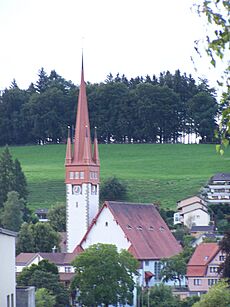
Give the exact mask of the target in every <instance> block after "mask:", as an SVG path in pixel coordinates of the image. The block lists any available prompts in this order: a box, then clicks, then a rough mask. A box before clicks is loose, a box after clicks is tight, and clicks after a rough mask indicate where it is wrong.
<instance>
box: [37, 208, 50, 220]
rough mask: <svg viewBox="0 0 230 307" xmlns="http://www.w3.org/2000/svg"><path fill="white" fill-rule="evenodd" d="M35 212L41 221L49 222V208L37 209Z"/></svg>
mask: <svg viewBox="0 0 230 307" xmlns="http://www.w3.org/2000/svg"><path fill="white" fill-rule="evenodd" d="M34 214H35V215H36V216H37V218H38V220H39V222H48V217H47V215H48V209H46V208H44V209H37V210H35V212H34Z"/></svg>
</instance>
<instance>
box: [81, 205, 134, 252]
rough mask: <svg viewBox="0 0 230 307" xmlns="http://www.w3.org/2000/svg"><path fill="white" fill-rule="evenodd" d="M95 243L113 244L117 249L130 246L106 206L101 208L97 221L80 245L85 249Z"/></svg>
mask: <svg viewBox="0 0 230 307" xmlns="http://www.w3.org/2000/svg"><path fill="white" fill-rule="evenodd" d="M96 243H104V244H114V245H116V246H117V248H118V250H121V249H126V250H127V249H128V248H129V247H130V242H128V240H127V238H125V234H124V232H123V230H122V229H121V227H120V226H119V225H118V224H117V222H116V221H115V220H114V217H113V215H112V213H111V212H110V210H109V209H108V208H107V207H104V208H103V210H102V212H101V214H100V216H99V217H98V219H97V222H96V223H95V224H94V225H93V227H92V228H91V230H90V232H89V233H88V235H87V239H86V241H84V242H83V243H82V247H83V249H86V248H87V247H89V246H91V245H93V244H96Z"/></svg>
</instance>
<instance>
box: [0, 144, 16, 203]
mask: <svg viewBox="0 0 230 307" xmlns="http://www.w3.org/2000/svg"><path fill="white" fill-rule="evenodd" d="M13 177H14V162H13V159H12V156H11V154H10V151H9V148H8V146H6V147H5V150H4V151H3V152H2V155H1V157H0V208H1V207H3V203H4V202H5V201H6V199H7V193H8V192H10V191H13V190H14V180H13Z"/></svg>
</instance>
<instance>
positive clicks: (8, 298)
mask: <svg viewBox="0 0 230 307" xmlns="http://www.w3.org/2000/svg"><path fill="white" fill-rule="evenodd" d="M7 307H10V296H9V295H7Z"/></svg>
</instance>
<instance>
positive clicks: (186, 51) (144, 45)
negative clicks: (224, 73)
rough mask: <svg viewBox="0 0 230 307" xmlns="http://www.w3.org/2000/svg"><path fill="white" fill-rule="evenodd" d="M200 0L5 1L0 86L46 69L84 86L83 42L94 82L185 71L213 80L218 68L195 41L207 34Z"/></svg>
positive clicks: (0, 15) (31, 78)
mask: <svg viewBox="0 0 230 307" xmlns="http://www.w3.org/2000/svg"><path fill="white" fill-rule="evenodd" d="M194 1H195V0H193V1H192V0H160V1H159V0H81V1H80V0H1V1H0V33H1V48H0V71H1V73H0V90H3V89H4V88H5V87H9V86H10V84H11V82H12V80H13V79H14V78H15V79H16V82H17V83H18V85H19V87H20V88H27V87H28V86H29V84H30V83H31V82H36V80H37V74H38V70H39V69H40V68H41V67H44V69H45V71H46V72H47V73H48V74H49V73H50V71H51V70H52V69H55V70H56V72H57V73H58V74H59V75H61V76H62V77H64V78H65V79H66V80H71V81H72V82H73V83H74V84H79V82H80V67H81V52H82V47H83V48H84V67H85V80H86V81H89V82H91V83H95V82H103V81H104V80H105V79H106V76H107V75H108V74H109V73H110V72H111V73H112V74H113V75H114V76H115V75H116V74H117V73H118V72H119V73H120V75H122V74H125V75H126V77H128V78H131V77H136V76H146V75H147V74H149V75H150V76H152V75H153V74H155V75H156V76H158V75H159V73H160V72H163V71H167V70H169V71H170V72H171V73H174V72H175V70H176V69H180V71H181V72H182V73H183V72H186V73H187V74H189V73H191V74H192V76H193V77H194V78H198V77H201V78H207V79H208V80H210V84H211V85H212V86H214V85H215V84H216V83H215V81H216V79H217V73H216V72H215V71H214V69H213V68H211V69H210V68H209V66H210V65H209V60H208V58H207V57H204V58H202V59H199V57H198V56H197V55H196V53H195V51H194V40H197V39H202V38H204V37H205V30H204V22H203V21H202V20H201V19H200V18H199V17H198V16H197V15H196V14H195V13H194V12H192V11H191V6H192V3H193V2H194ZM82 37H84V39H82ZM191 56H194V57H195V59H196V66H197V69H198V71H197V72H196V71H195V69H194V64H193V63H192V61H191V59H190V57H191Z"/></svg>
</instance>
